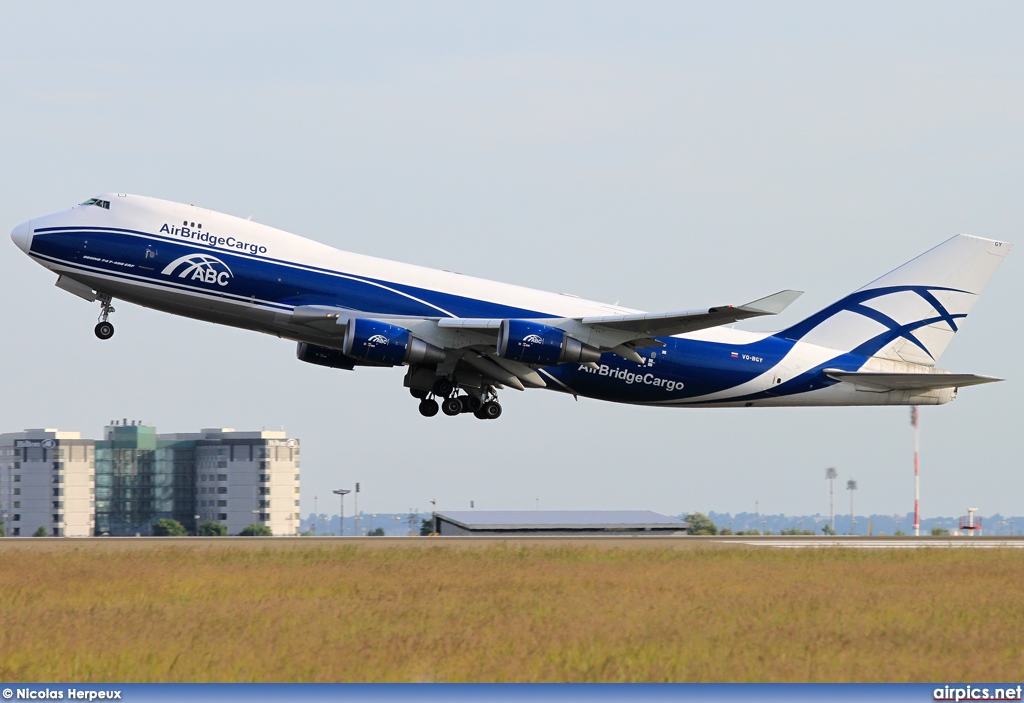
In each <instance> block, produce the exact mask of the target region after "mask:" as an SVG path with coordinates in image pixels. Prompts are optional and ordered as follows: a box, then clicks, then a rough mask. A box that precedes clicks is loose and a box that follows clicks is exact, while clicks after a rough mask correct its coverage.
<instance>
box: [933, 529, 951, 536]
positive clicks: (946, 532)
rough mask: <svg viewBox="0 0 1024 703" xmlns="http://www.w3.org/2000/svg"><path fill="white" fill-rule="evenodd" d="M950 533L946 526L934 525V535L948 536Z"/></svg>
mask: <svg viewBox="0 0 1024 703" xmlns="http://www.w3.org/2000/svg"><path fill="white" fill-rule="evenodd" d="M948 535H949V530H947V529H946V528H945V527H933V528H932V537H946V536H948Z"/></svg>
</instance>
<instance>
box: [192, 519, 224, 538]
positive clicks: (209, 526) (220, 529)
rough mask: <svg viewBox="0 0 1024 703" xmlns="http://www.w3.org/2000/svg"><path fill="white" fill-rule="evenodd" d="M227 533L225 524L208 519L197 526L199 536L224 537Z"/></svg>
mask: <svg viewBox="0 0 1024 703" xmlns="http://www.w3.org/2000/svg"><path fill="white" fill-rule="evenodd" d="M227 534H228V528H227V525H222V524H220V523H219V522H214V521H213V520H210V521H208V522H204V523H203V524H202V525H200V526H199V536H200V537H226V536H227Z"/></svg>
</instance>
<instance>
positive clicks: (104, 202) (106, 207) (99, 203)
mask: <svg viewBox="0 0 1024 703" xmlns="http://www.w3.org/2000/svg"><path fill="white" fill-rule="evenodd" d="M79 205H95V206H96V207H101V208H103V209H104V210H109V209H110V201H109V200H100V199H99V198H89V199H88V200H86V201H85V202H84V203H79Z"/></svg>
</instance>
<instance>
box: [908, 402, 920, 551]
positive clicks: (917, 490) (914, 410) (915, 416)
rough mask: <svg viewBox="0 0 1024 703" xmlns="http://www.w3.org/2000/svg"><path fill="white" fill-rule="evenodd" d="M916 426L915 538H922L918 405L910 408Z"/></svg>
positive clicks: (912, 423)
mask: <svg viewBox="0 0 1024 703" xmlns="http://www.w3.org/2000/svg"><path fill="white" fill-rule="evenodd" d="M910 424H911V425H913V426H914V536H915V537H920V536H921V415H920V413H919V412H918V408H917V406H916V405H914V406H912V407H911V408H910Z"/></svg>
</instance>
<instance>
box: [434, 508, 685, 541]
mask: <svg viewBox="0 0 1024 703" xmlns="http://www.w3.org/2000/svg"><path fill="white" fill-rule="evenodd" d="M435 517H436V519H437V527H436V530H437V532H438V534H440V535H442V536H456V535H461V536H473V535H481V536H485V535H491V536H494V535H498V536H500V535H507V536H512V535H517V536H531V535H538V536H541V535H554V536H577V535H614V536H628V535H676V534H678V535H684V534H686V527H687V526H686V522H685V521H683V520H680V519H679V518H674V517H669V516H667V515H661V514H659V513H655V512H652V511H650V510H457V511H449V512H444V513H440V512H439V513H435Z"/></svg>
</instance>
